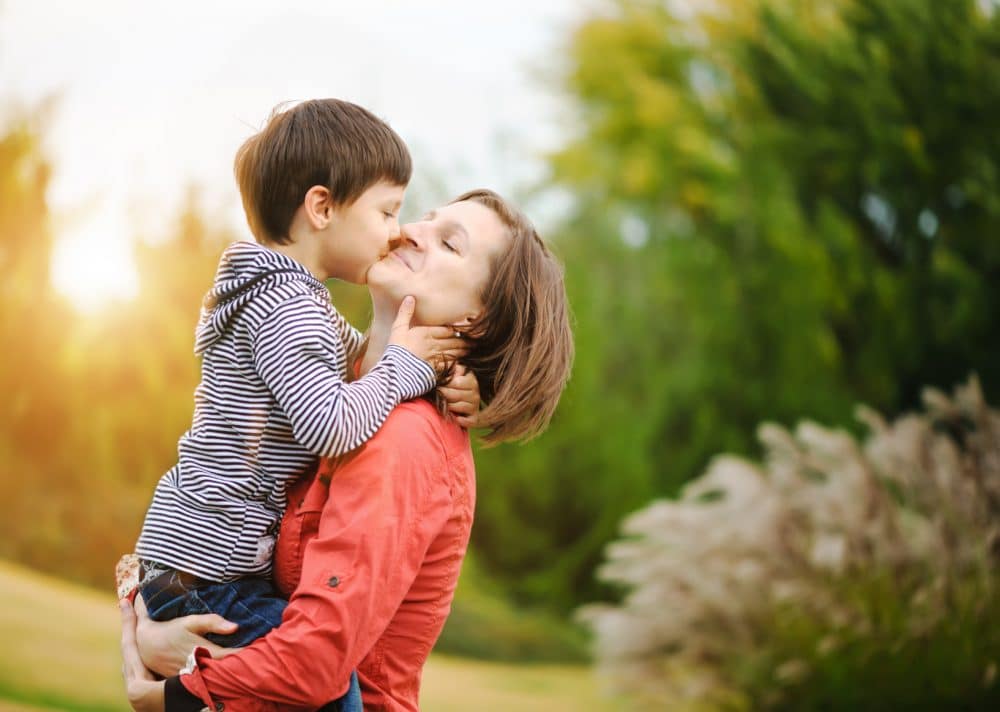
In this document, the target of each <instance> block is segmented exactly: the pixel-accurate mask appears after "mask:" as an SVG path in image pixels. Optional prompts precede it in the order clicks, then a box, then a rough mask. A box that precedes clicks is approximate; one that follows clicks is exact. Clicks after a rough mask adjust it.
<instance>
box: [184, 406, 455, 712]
mask: <svg viewBox="0 0 1000 712" xmlns="http://www.w3.org/2000/svg"><path fill="white" fill-rule="evenodd" d="M398 425H399V427H396V428H394V429H393V432H392V434H391V435H390V433H382V434H380V435H379V437H378V438H376V439H375V440H373V441H372V442H371V443H369V444H368V445H366V446H365V447H364V448H362V449H360V450H359V451H358V452H357V453H353V454H352V455H350V456H349V457H350V461H349V462H346V463H344V464H342V465H341V466H340V467H339V468H338V469H337V470H336V473H335V476H334V477H332V478H331V480H330V491H329V495H328V498H327V501H326V505H325V506H324V510H323V513H322V515H321V516H322V519H321V520H320V526H319V532H318V534H317V536H316V537H315V538H314V539H313V540H312V541H310V542H309V544H308V545H307V546H306V550H305V554H304V557H303V563H302V577H301V582H300V584H299V588H298V589H297V590H296V591H295V593H294V594H293V596H292V598H291V600H290V601H289V604H288V608H287V609H286V611H285V614H284V617H283V619H282V623H281V626H280V627H278V628H276V629H275V630H273V631H271V632H270V633H268V634H267V635H266V636H265V637H263V638H261V639H260V640H257V641H256V642H254V643H253V644H252V645H250V646H249V647H247V648H244V649H243V650H241V651H240V652H239V653H237V654H235V655H230V656H228V657H226V658H223V659H221V660H213V659H211V657H210V656H208V655H207V652H206V653H204V654H202V655H201V657H200V658H198V660H197V665H196V666H195V668H194V670H193V672H192V674H189V675H183V676H182V677H181V678H180V680H179V681H176V680H175V681H174V682H172V683H170V684H169V685H168V687H170V686H177V684H178V682H180V683H181V684H183V686H184V688H185V689H186V690H187V691H188V692H189V693H193V694H194V695H196V696H197V697H199V698H200V702H199V703H198V704H201V703H205V704H208V705H209V709H212V708H213V706H215V705H218V704H219V703H222V704H224V705H225V708H226V709H227V710H234V711H235V710H240V709H244V707H243V704H245V703H246V701H247V700H256V701H257V703H258V706H256V707H254V709H265V708H270V704H273V705H281V706H284V705H288V706H294V707H308V708H312V709H315V708H317V707H320V706H321V705H323V704H324V703H326V702H329V701H330V700H333V699H336V698H338V697H340V696H341V695H342V694H344V692H346V688H347V684H348V679H349V677H350V674H351V671H352V670H354V669H355V668H357V667H358V664H359V663H360V662H361V660H362V659H363V658H364V656H365V655H367V654H368V651H370V650H371V649H372V647H373V646H374V645H375V643H376V642H377V641H378V639H379V638H380V637H381V636H382V634H383V632H384V631H385V629H386V628H387V626H388V625H389V623H390V622H391V621H392V619H393V617H394V616H395V615H396V611H397V610H398V608H399V606H400V604H401V603H402V601H403V600H404V598H405V597H406V594H407V592H408V591H409V590H410V587H411V586H412V584H413V581H414V580H415V579H416V577H417V575H418V573H419V571H420V569H421V566H422V565H423V561H424V558H425V556H426V552H427V550H428V549H429V548H430V546H431V544H432V543H433V541H434V539H435V537H436V536H437V534H438V532H440V530H441V529H442V527H443V526H444V525H445V524H446V523H447V521H448V518H449V517H450V516H451V515H452V511H453V502H452V497H451V493H450V488H449V486H448V479H447V477H446V476H445V475H446V472H447V470H446V467H447V462H446V461H445V458H444V457H443V456H442V453H441V451H440V450H439V449H438V447H437V446H435V445H434V444H433V443H430V444H428V440H429V439H421V438H413V437H412V435H413V431H417V430H419V428H420V423H418V422H415V421H414V420H412V419H405V420H404V421H400V422H399V424H398ZM401 431H405V434H404V433H401ZM401 434H403V437H400V435H401ZM407 436H409V437H407ZM268 703H270V704H268ZM215 709H219V707H217V706H215Z"/></svg>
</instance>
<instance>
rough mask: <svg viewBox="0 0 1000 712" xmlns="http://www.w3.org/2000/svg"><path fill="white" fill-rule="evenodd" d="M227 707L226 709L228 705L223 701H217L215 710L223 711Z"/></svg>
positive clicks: (216, 711) (217, 711)
mask: <svg viewBox="0 0 1000 712" xmlns="http://www.w3.org/2000/svg"><path fill="white" fill-rule="evenodd" d="M225 709H226V706H225V705H224V704H222V703H221V702H216V703H215V712H223V710H225Z"/></svg>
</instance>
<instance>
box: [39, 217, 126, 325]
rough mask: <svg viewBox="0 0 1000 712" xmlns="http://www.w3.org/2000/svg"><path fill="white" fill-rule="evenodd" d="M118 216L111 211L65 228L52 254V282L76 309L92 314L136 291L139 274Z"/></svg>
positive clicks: (121, 300) (123, 299)
mask: <svg viewBox="0 0 1000 712" xmlns="http://www.w3.org/2000/svg"><path fill="white" fill-rule="evenodd" d="M126 235H127V231H126V230H125V229H124V227H123V225H122V222H121V220H120V219H117V218H116V217H115V216H114V215H112V214H111V213H110V212H107V211H105V212H102V213H100V214H97V215H94V216H93V218H92V219H89V220H87V221H86V222H84V223H82V224H80V225H79V226H74V227H73V228H71V229H68V230H66V231H64V233H63V235H61V237H60V238H59V240H58V241H57V242H56V246H55V249H54V250H53V255H52V282H53V284H54V285H55V288H56V290H57V291H58V292H59V293H60V294H61V295H63V296H64V297H65V298H66V299H67V300H69V301H70V302H71V303H72V304H73V306H74V307H75V308H76V309H78V310H79V311H81V312H83V313H87V314H93V313H96V312H98V311H101V310H102V309H104V308H106V307H108V306H110V305H111V304H113V303H114V302H123V301H131V300H132V299H135V297H136V296H137V295H138V293H139V275H138V272H137V270H136V266H135V261H134V259H133V257H132V251H131V248H130V245H129V242H128V239H127V237H126Z"/></svg>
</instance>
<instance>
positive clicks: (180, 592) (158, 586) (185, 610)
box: [139, 570, 363, 712]
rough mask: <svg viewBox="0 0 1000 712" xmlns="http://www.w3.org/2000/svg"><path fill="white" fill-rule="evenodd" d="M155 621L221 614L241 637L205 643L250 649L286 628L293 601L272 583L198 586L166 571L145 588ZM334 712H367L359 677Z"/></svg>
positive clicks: (330, 710)
mask: <svg viewBox="0 0 1000 712" xmlns="http://www.w3.org/2000/svg"><path fill="white" fill-rule="evenodd" d="M139 592H140V593H141V594H142V600H143V602H144V603H145V604H146V609H147V610H148V612H149V617H150V618H152V619H153V620H155V621H166V620H171V619H173V618H180V617H182V616H187V615H199V614H202V613H217V614H219V615H220V616H222V617H223V618H225V619H226V620H227V621H231V622H233V623H236V624H237V625H238V626H239V628H237V630H236V632H235V633H231V634H230V635H219V634H217V633H209V634H207V635H206V636H205V637H206V638H208V639H209V640H210V641H212V642H213V643H215V644H217V645H221V646H222V647H224V648H237V647H242V646H244V645H249V644H250V643H252V642H253V641H255V640H256V639H257V638H260V637H261V636H264V635H266V634H267V633H268V631H270V630H271V629H272V628H277V627H278V625H280V624H281V614H282V613H284V611H285V607H286V606H287V605H288V601H286V600H285V599H284V598H282V597H281V595H280V594H279V593H278V592H277V590H276V589H275V588H274V584H272V583H271V581H270V579H265V578H258V577H246V578H241V579H236V580H235V581H227V582H225V583H213V582H210V581H197V582H195V581H193V577H191V576H189V575H187V574H183V573H180V572H178V571H172V570H171V571H166V572H165V573H162V574H160V575H158V576H155V577H153V578H151V579H149V580H147V581H145V582H143V583H142V584H141V585H140V586H139ZM323 709H324V710H327V711H328V712H363V709H362V704H361V688H360V686H359V685H358V675H357V673H356V672H352V673H351V686H350V688H348V690H347V693H346V694H345V695H344V696H343V697H341V698H340V699H337V700H334V701H333V702H330V703H329V704H327V705H326V706H325V707H323Z"/></svg>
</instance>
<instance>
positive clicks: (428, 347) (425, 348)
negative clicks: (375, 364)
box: [389, 297, 468, 373]
mask: <svg viewBox="0 0 1000 712" xmlns="http://www.w3.org/2000/svg"><path fill="white" fill-rule="evenodd" d="M416 306H417V300H416V299H414V298H413V297H406V298H405V299H403V303H402V304H401V305H400V306H399V313H398V314H397V315H396V321H395V322H393V325H392V332H391V333H390V335H389V343H390V344H395V345H396V346H401V347H403V348H404V349H406V350H407V351H409V352H410V353H411V354H413V355H414V356H416V357H417V358H421V359H423V360H424V361H426V362H427V363H429V364H430V365H431V367H432V368H433V369H434V370H435V371H436V372H437V373H441V372H442V371H444V370H445V369H446V368H448V364H450V363H452V362H453V361H457V360H458V359H459V358H461V357H462V356H464V355H465V353H466V351H468V345H467V344H466V343H465V342H464V341H462V339H461V338H456V336H455V335H456V333H457V332H456V331H455V330H454V329H450V328H448V327H447V326H410V322H411V321H412V320H413V310H414V309H416Z"/></svg>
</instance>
